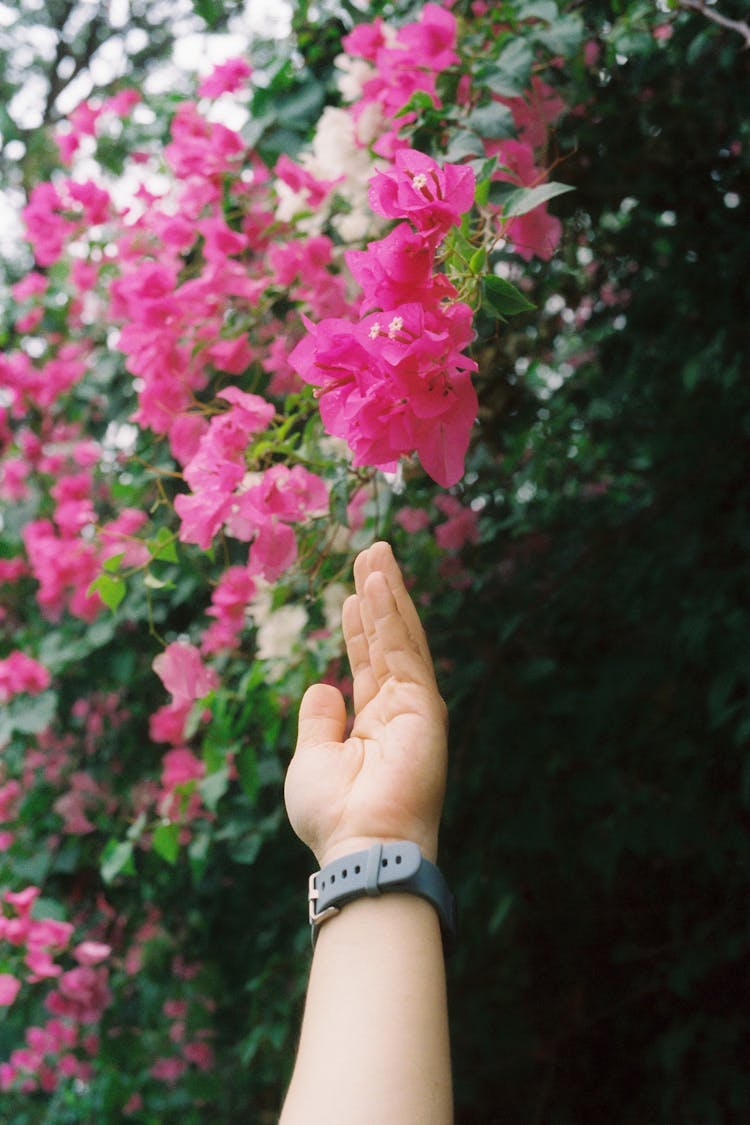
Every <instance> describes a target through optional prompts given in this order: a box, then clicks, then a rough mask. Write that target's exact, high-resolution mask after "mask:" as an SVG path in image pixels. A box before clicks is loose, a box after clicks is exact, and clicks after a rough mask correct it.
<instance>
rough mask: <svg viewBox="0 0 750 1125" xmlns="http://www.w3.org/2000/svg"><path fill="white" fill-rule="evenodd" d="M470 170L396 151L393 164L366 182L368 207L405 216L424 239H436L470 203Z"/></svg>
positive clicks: (409, 151) (411, 151) (472, 178)
mask: <svg viewBox="0 0 750 1125" xmlns="http://www.w3.org/2000/svg"><path fill="white" fill-rule="evenodd" d="M474 185H475V176H474V170H473V169H472V168H470V167H469V165H467V164H444V165H442V166H441V165H440V164H438V163H437V161H435V160H433V159H432V157H430V156H426V155H425V154H424V153H423V152H417V151H416V150H415V149H401V150H400V151H399V152H397V153H396V156H395V159H394V167H393V168H389V169H387V170H386V171H385V172H376V173H375V175H374V176H373V178H372V180H371V181H370V189H369V197H370V206H371V207H372V209H373V211H376V212H377V214H379V215H384V216H385V217H386V218H387V219H409V220H410V222H412V223H413V224H414V226H415V227H416V228H417V230H419V231H421V232H422V234H423V235H424V237H425V238H429V239H431V240H434V241H435V242H439V241H440V239H441V238H442V237H443V236H444V235H445V234H446V232H447V231H448V230H449V229H450V227H451V226H458V225H459V224H460V222H461V216H462V215H463V214H464V212H466V211H468V210H469V208H470V207H471V205H472V203H473V202H474Z"/></svg>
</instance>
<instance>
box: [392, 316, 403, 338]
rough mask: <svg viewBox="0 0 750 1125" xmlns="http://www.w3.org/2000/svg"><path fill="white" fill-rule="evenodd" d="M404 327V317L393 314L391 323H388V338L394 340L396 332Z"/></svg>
mask: <svg viewBox="0 0 750 1125" xmlns="http://www.w3.org/2000/svg"><path fill="white" fill-rule="evenodd" d="M403 327H404V318H403V317H402V316H394V318H393V320H392V321H391V323H390V324H389V325H388V339H389V340H395V339H396V336H397V335H398V333H399V332H400V331H401V329H402V328H403Z"/></svg>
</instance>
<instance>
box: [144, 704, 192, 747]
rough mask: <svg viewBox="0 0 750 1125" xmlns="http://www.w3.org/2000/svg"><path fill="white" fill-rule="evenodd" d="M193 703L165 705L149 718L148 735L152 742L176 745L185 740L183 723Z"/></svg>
mask: <svg viewBox="0 0 750 1125" xmlns="http://www.w3.org/2000/svg"><path fill="white" fill-rule="evenodd" d="M192 705H193V702H192V700H190V699H186V700H183V702H182V703H170V704H168V705H166V704H165V706H164V707H159V708H158V710H156V711H154V713H153V714H152V715H151V717H150V718H149V724H148V734H149V738H150V739H151V741H152V742H171V743H172V744H173V745H175V746H176V745H177V744H178V743H180V742H183V741H184V739H185V723H186V722H187V717H188V715H189V714H190V710H191V708H192Z"/></svg>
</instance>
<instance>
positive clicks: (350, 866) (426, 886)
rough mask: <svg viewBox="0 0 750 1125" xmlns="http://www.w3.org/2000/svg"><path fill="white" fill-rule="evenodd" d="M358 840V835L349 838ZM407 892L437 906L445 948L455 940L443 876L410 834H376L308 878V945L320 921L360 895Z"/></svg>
mask: <svg viewBox="0 0 750 1125" xmlns="http://www.w3.org/2000/svg"><path fill="white" fill-rule="evenodd" d="M354 839H359V840H361V839H362V838H361V837H358V838H351V837H350V842H352V841H353V840H354ZM394 893H395V894H412V895H416V896H419V897H421V898H423V899H426V900H427V901H428V902H429V903H431V904H432V906H433V907H435V909H436V910H437V913H438V916H439V919H440V928H441V931H442V935H443V943H444V947H445V950H446V952H448V951H450V949H451V948H452V946H453V944H454V941H455V932H456V905H455V900H454V898H453V895H452V894H451V892H450V890H449V888H448V885H447V883H446V882H445V879H444V878H443V876H442V874H441V873H440V871H439V870H438V868H437V867H436V866H435V864H434V863H433V862H432V861H431V860H428V859H427V858H426V857H425V856H424V854H423V853H422V851H421V850H420V848H419V845H418V844H416V843H414V842H413V841H411V840H393V841H388V842H384V841H382V840H378V841H375V842H372V843H369V844H368V845H367V846H365V847H358V848H355V849H354V850H353V851H347V852H346V853H345V854H343V855H338V856H337V857H336V858H335V859H333V860H329V861H328V862H327V863H326V864H324V865H322V866H321V869H320V870H319V871H316V872H314V873H313V874H312V875H311V876H310V879H309V881H308V909H309V920H310V926H311V936H312V942H313V947H314V946H315V942H316V939H317V936H318V933H319V931H320V929H321V927H323V926H324V924H325V923H326V922H328V921H329V920H330V919H331V918H334V917H335V916H336V915H338V914H340V913H341V910H342V909H347V908H348V906H349V904H350V903H352V902H354V901H356V900H358V899H361V898H363V897H367V898H371V899H379V898H380V897H381V896H383V895H386V896H388V895H390V894H394Z"/></svg>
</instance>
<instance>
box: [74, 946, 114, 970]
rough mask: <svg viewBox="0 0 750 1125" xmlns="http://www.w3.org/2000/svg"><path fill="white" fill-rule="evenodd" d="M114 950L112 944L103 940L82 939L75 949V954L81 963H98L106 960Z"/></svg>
mask: <svg viewBox="0 0 750 1125" xmlns="http://www.w3.org/2000/svg"><path fill="white" fill-rule="evenodd" d="M111 952H112V946H111V945H106V944H105V943H104V942H103V941H82V942H80V944H79V945H77V946H75V948H74V949H73V956H74V957H75V959H76V961H77V962H78V964H79V965H98V964H99V963H100V962H101V961H106V960H107V958H108V957H109V955H110V953H111Z"/></svg>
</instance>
